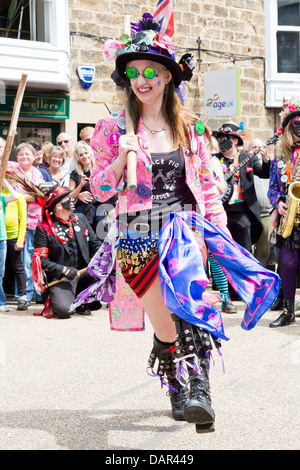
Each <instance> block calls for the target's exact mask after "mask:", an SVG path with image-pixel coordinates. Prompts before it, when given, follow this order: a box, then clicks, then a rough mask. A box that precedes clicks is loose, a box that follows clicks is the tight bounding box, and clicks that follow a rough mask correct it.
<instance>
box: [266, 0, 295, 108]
mask: <svg viewBox="0 0 300 470" xmlns="http://www.w3.org/2000/svg"><path fill="white" fill-rule="evenodd" d="M265 46H266V47H265V49H266V106H267V107H281V106H282V99H283V98H288V97H289V96H292V95H299V89H300V0H294V1H290V0H265Z"/></svg>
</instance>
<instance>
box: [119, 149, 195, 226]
mask: <svg viewBox="0 0 300 470" xmlns="http://www.w3.org/2000/svg"><path fill="white" fill-rule="evenodd" d="M165 156H166V155H165V154H164V153H152V154H151V160H152V199H153V205H152V209H151V211H148V210H145V211H140V212H136V213H129V214H120V216H119V217H120V220H121V221H122V222H123V220H124V219H125V217H127V219H126V220H127V224H128V225H130V228H136V225H138V224H149V225H150V229H151V231H156V230H159V228H160V227H161V225H162V223H163V222H164V221H165V220H166V217H167V216H168V215H169V214H170V212H180V211H182V210H183V209H184V210H186V211H188V210H189V211H192V210H194V211H196V209H197V203H196V200H195V198H194V196H193V194H192V192H191V190H190V189H189V187H188V186H187V184H186V181H185V168H184V157H183V154H182V151H181V150H180V149H179V148H178V149H177V150H174V151H172V152H170V153H168V155H167V158H165ZM123 217H124V219H123ZM124 221H125V220H124ZM138 229H139V228H138Z"/></svg>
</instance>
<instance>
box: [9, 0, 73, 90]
mask: <svg viewBox="0 0 300 470" xmlns="http://www.w3.org/2000/svg"><path fill="white" fill-rule="evenodd" d="M31 4H34V1H32V0H31ZM49 6H50V14H49V21H50V27H49V32H50V36H49V40H50V42H42V41H34V40H25V39H12V38H0V76H1V80H3V81H4V82H5V83H6V84H8V85H16V84H17V83H18V82H19V80H20V77H21V74H22V73H24V72H27V73H28V80H27V85H28V86H30V85H33V86H39V88H45V89H56V90H64V91H70V89H71V78H70V77H71V73H70V62H71V59H70V57H71V54H70V35H69V12H68V0H49Z"/></svg>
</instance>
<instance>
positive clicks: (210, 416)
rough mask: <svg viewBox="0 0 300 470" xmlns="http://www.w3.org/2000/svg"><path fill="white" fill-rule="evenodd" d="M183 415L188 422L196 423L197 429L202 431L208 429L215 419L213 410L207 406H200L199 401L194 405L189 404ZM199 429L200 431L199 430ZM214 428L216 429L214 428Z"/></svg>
mask: <svg viewBox="0 0 300 470" xmlns="http://www.w3.org/2000/svg"><path fill="white" fill-rule="evenodd" d="M183 416H184V419H185V421H187V422H188V423H195V424H196V431H197V432H203V431H200V429H203V430H208V429H209V428H211V426H213V423H214V421H215V415H214V412H213V410H209V409H207V408H205V407H202V406H199V403H197V404H195V405H193V404H191V405H188V406H186V407H185V408H184V410H183ZM197 429H199V431H198V430H197ZM212 430H214V429H212Z"/></svg>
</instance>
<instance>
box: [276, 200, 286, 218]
mask: <svg viewBox="0 0 300 470" xmlns="http://www.w3.org/2000/svg"><path fill="white" fill-rule="evenodd" d="M287 209H288V206H287V204H286V203H285V202H283V201H279V202H278V204H277V210H278V214H280V215H285V214H286V211H287Z"/></svg>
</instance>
